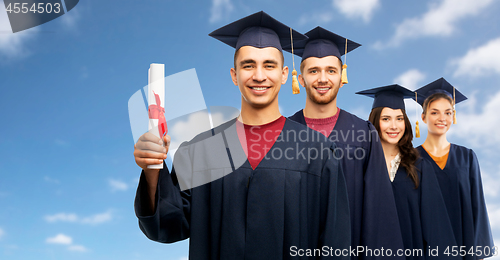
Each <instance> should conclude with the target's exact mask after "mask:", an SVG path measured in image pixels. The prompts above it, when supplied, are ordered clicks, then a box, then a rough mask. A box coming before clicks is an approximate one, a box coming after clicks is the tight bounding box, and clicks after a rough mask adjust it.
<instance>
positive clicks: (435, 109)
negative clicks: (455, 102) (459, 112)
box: [431, 108, 453, 111]
mask: <svg viewBox="0 0 500 260" xmlns="http://www.w3.org/2000/svg"><path fill="white" fill-rule="evenodd" d="M431 111H439V109H437V108H431ZM444 111H453V109H451V108H447V109H445V110H444Z"/></svg>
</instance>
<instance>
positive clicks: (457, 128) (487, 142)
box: [449, 91, 500, 148]
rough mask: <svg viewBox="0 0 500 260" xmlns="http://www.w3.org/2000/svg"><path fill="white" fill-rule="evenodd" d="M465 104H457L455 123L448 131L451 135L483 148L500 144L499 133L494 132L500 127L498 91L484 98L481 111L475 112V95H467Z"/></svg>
mask: <svg viewBox="0 0 500 260" xmlns="http://www.w3.org/2000/svg"><path fill="white" fill-rule="evenodd" d="M469 99H470V101H469V100H468V102H467V103H469V104H467V106H465V105H462V104H459V105H457V124H456V125H453V126H452V127H451V129H450V131H449V134H450V135H451V136H457V137H460V138H463V140H466V141H467V142H468V143H471V144H474V145H475V146H476V147H477V146H482V147H484V148H494V147H497V146H498V145H500V135H498V134H495V133H497V132H498V129H499V128H500V121H499V120H497V118H498V111H500V91H499V92H497V93H492V95H491V98H490V99H489V100H485V101H484V103H485V105H484V106H483V107H482V108H481V110H482V111H478V112H475V111H474V105H475V103H476V102H475V95H471V96H470V97H469Z"/></svg>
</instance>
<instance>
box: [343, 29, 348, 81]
mask: <svg viewBox="0 0 500 260" xmlns="http://www.w3.org/2000/svg"><path fill="white" fill-rule="evenodd" d="M341 80H342V84H347V83H349V81H348V80H347V38H345V51H344V65H342V77H341Z"/></svg>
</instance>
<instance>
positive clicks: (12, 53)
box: [0, 1, 37, 58]
mask: <svg viewBox="0 0 500 260" xmlns="http://www.w3.org/2000/svg"><path fill="white" fill-rule="evenodd" d="M36 31H37V28H36V27H35V28H31V29H28V30H25V31H21V32H17V33H12V28H11V27H10V22H9V17H8V16H7V12H6V10H5V5H4V3H3V1H0V56H5V57H8V58H16V57H20V56H23V55H25V54H26V50H25V47H24V43H25V42H26V40H28V39H29V38H31V37H32V36H33V33H34V32H36Z"/></svg>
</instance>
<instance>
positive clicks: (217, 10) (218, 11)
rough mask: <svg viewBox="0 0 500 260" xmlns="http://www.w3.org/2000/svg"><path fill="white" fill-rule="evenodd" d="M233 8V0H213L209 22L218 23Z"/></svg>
mask: <svg viewBox="0 0 500 260" xmlns="http://www.w3.org/2000/svg"><path fill="white" fill-rule="evenodd" d="M233 9H234V7H233V4H232V3H231V0H212V8H211V9H210V19H209V22H210V23H216V22H219V21H221V20H223V19H225V17H227V16H228V15H229V14H230V13H231V12H232V11H233Z"/></svg>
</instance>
